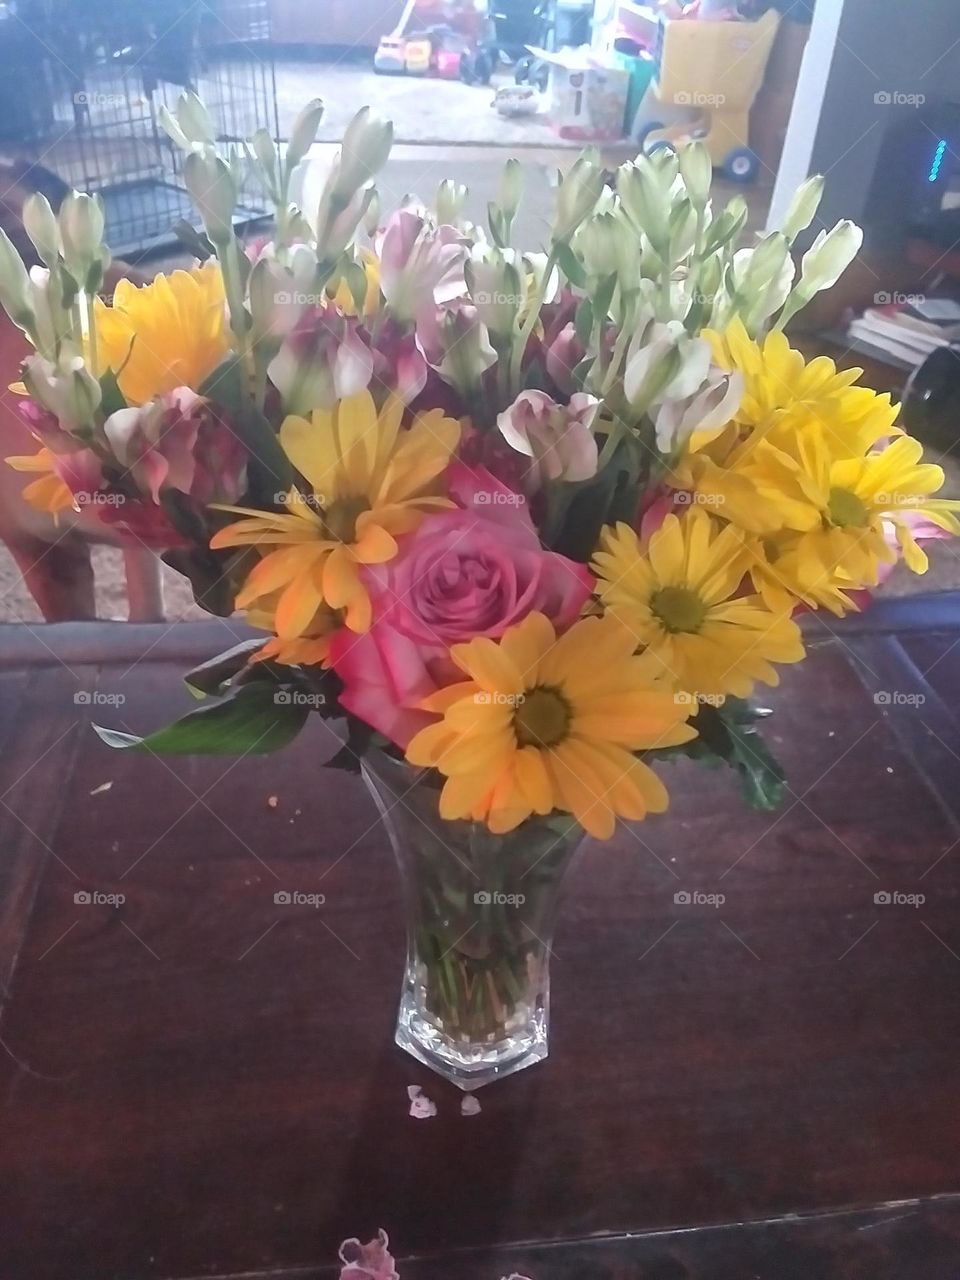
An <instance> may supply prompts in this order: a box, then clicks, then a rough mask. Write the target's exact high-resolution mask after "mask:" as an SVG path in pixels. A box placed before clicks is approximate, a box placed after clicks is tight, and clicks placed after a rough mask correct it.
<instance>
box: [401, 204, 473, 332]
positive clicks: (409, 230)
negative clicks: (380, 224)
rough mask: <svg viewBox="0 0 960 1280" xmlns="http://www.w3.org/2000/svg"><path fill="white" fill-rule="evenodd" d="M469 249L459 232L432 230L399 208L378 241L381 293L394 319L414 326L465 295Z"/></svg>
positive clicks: (445, 229)
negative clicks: (436, 308) (433, 309)
mask: <svg viewBox="0 0 960 1280" xmlns="http://www.w3.org/2000/svg"><path fill="white" fill-rule="evenodd" d="M466 258H467V246H466V242H465V241H464V238H463V236H462V235H461V234H460V232H459V231H458V230H457V228H456V227H450V226H441V227H432V226H431V225H430V224H429V223H428V222H427V221H426V219H425V218H422V217H421V216H420V215H419V214H417V213H414V212H413V211H412V210H411V209H398V210H397V212H396V213H394V214H393V215H392V217H391V218H390V219H389V220H388V222H387V225H386V228H385V229H384V233H383V237H382V239H381V241H380V289H381V291H382V293H383V296H384V298H385V299H386V301H387V305H388V306H389V308H390V311H391V312H392V314H393V316H394V317H395V318H396V319H397V320H401V321H416V320H417V319H418V318H419V316H420V315H421V314H422V313H423V312H424V310H426V309H428V308H431V307H433V306H435V305H436V304H437V303H441V302H449V301H450V300H451V299H452V298H456V297H459V296H461V295H462V294H464V293H465V292H466V287H467V286H466V281H465V280H464V275H463V268H464V263H465V262H466Z"/></svg>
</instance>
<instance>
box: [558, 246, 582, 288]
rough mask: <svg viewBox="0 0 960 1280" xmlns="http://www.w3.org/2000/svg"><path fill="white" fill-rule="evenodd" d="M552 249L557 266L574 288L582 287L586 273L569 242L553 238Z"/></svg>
mask: <svg viewBox="0 0 960 1280" xmlns="http://www.w3.org/2000/svg"><path fill="white" fill-rule="evenodd" d="M553 251H554V253H555V255H556V258H557V266H558V267H559V268H560V270H561V271H562V272H563V274H564V275H565V276H566V277H567V279H568V280H569V281H570V283H571V284H572V285H573V286H574V287H575V288H577V289H582V288H583V286H584V285H585V284H586V283H587V273H586V272H585V271H584V269H583V263H582V262H581V261H580V259H579V258H578V257H577V255H576V254H575V253H574V252H573V250H572V249H571V248H570V246H569V244H567V242H566V241H565V240H555V241H554V244H553Z"/></svg>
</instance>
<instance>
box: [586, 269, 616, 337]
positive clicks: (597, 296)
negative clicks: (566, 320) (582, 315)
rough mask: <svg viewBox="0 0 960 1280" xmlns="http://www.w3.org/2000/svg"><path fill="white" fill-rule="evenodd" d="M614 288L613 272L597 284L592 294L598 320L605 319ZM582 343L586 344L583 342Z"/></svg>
mask: <svg viewBox="0 0 960 1280" xmlns="http://www.w3.org/2000/svg"><path fill="white" fill-rule="evenodd" d="M616 288H617V277H616V275H615V274H614V275H609V276H607V277H606V278H605V279H603V280H601V281H600V283H599V284H598V285H597V289H596V292H595V293H594V295H593V310H594V315H595V316H596V317H597V319H598V320H606V318H607V316H608V315H609V313H610V304H611V302H613V295H614V292H615V291H616ZM578 336H579V335H578ZM584 345H587V344H586V343H585V344H584Z"/></svg>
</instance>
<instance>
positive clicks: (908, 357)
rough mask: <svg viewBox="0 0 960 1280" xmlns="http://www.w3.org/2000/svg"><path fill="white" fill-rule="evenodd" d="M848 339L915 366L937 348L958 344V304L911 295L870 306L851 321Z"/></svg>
mask: <svg viewBox="0 0 960 1280" xmlns="http://www.w3.org/2000/svg"><path fill="white" fill-rule="evenodd" d="M847 340H848V341H849V343H850V346H851V347H852V348H854V349H855V350H858V351H865V352H866V354H868V355H873V356H875V357H876V358H877V359H880V360H886V361H887V363H893V364H896V365H898V366H900V367H903V368H909V369H915V368H916V367H917V366H918V365H921V364H923V362H924V361H925V360H926V359H927V357H928V356H929V355H931V354H932V353H933V352H934V351H936V350H937V349H938V348H939V347H950V346H954V345H960V303H958V302H954V301H953V299H951V298H921V297H911V298H909V299H907V300H905V301H903V302H893V303H888V304H885V305H882V306H877V307H869V308H868V309H867V310H866V311H865V312H864V313H863V315H862V316H861V317H860V318H859V319H858V320H854V321H852V322H851V324H850V326H849V328H848V329H847Z"/></svg>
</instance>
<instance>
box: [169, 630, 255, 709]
mask: <svg viewBox="0 0 960 1280" xmlns="http://www.w3.org/2000/svg"><path fill="white" fill-rule="evenodd" d="M265 643H266V641H265V640H261V639H254V640H241V641H240V643H239V644H235V645H233V646H232V647H231V648H229V649H226V650H225V651H224V652H223V653H218V654H217V656H216V657H215V658H208V659H207V661H206V662H201V663H200V665H199V666H197V667H194V668H193V669H192V670H190V671H188V672H187V674H186V675H185V676H184V677H183V680H184V683H185V684H186V686H187V688H188V689H189V690H190V692H191V693H195V694H197V695H198V696H199V697H205V696H213V695H219V693H220V692H221V690H222V689H223V687H224V685H225V684H227V682H228V681H230V680H232V679H233V677H234V676H235V675H238V674H239V673H240V672H241V671H242V670H243V669H244V667H246V665H247V663H248V662H249V661H250V659H251V658H252V657H253V656H254V654H257V653H259V652H260V650H261V649H262V648H263V646H264V644H265Z"/></svg>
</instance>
